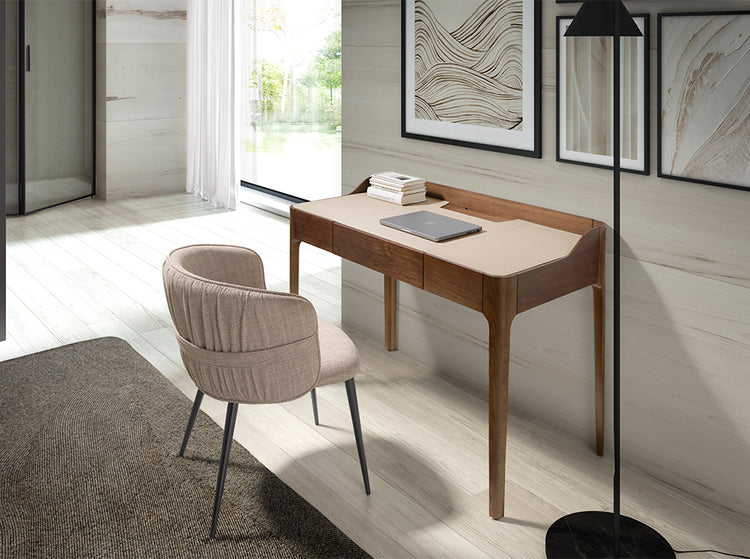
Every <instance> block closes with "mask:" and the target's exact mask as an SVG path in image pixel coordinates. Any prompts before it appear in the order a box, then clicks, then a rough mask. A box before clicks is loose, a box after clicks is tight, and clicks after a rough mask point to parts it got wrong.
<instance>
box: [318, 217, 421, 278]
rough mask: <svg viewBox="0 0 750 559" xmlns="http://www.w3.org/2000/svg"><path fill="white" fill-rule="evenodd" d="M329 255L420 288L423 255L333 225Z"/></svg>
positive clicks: (338, 225)
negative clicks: (330, 252) (331, 245)
mask: <svg viewBox="0 0 750 559" xmlns="http://www.w3.org/2000/svg"><path fill="white" fill-rule="evenodd" d="M332 252H333V253H334V254H337V255H338V256H341V257H342V258H346V259H347V260H350V261H352V262H356V263H357V264H361V265H362V266H366V267H368V268H370V269H372V270H375V271H378V272H381V273H383V274H385V275H387V276H390V277H392V278H395V279H397V280H400V281H404V282H406V283H408V284H411V285H414V286H416V287H422V258H423V255H422V253H421V252H419V251H416V250H411V249H409V248H406V247H404V246H401V245H396V244H393V243H389V242H388V241H385V240H383V239H379V238H377V237H373V236H372V235H368V234H367V233H363V232H362V231H357V230H356V229H351V228H350V227H346V226H345V225H340V224H338V223H334V224H333V250H332Z"/></svg>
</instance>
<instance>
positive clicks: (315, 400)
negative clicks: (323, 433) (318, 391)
mask: <svg viewBox="0 0 750 559" xmlns="http://www.w3.org/2000/svg"><path fill="white" fill-rule="evenodd" d="M310 396H312V404H313V419H314V420H315V425H320V424H319V423H318V398H317V396H316V395H315V389H314V388H313V389H312V390H311V391H310Z"/></svg>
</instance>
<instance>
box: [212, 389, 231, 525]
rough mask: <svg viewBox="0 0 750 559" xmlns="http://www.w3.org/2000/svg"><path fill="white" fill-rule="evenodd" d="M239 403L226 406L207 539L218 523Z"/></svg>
mask: <svg viewBox="0 0 750 559" xmlns="http://www.w3.org/2000/svg"><path fill="white" fill-rule="evenodd" d="M238 407H239V404H234V403H231V402H230V404H229V405H228V406H227V419H226V422H225V423H224V440H223V442H222V443H221V459H220V460H219V477H218V478H217V479H216V496H215V497H214V514H213V516H212V518H211V531H210V532H209V533H208V539H210V540H212V539H214V536H215V535H216V525H217V524H218V523H219V509H220V508H221V496H222V495H223V494H224V479H225V478H226V476H227V466H228V465H229V451H230V450H231V448H232V437H233V436H234V424H235V422H236V421H237V408H238Z"/></svg>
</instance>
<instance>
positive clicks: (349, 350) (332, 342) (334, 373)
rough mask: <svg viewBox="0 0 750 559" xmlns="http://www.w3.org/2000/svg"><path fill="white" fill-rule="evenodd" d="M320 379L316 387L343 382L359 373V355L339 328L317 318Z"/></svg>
mask: <svg viewBox="0 0 750 559" xmlns="http://www.w3.org/2000/svg"><path fill="white" fill-rule="evenodd" d="M318 339H319V341H320V379H319V380H318V382H317V386H324V385H326V384H333V383H336V382H344V381H347V380H349V379H350V378H353V377H354V376H355V375H356V374H357V373H358V372H359V353H358V352H357V348H356V347H354V344H353V343H352V341H351V340H350V339H349V336H347V335H346V334H345V333H344V332H343V331H342V330H341V329H340V328H338V327H336V326H334V325H333V324H331V323H330V322H328V321H327V320H323V319H322V318H320V317H318Z"/></svg>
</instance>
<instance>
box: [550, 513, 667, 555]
mask: <svg viewBox="0 0 750 559" xmlns="http://www.w3.org/2000/svg"><path fill="white" fill-rule="evenodd" d="M613 531H614V515H613V514H612V513H611V512H576V513H574V514H569V515H567V516H563V517H562V518H560V519H559V520H557V521H556V522H555V523H554V524H553V525H552V526H550V527H549V530H547V540H546V547H547V557H548V559H571V558H574V557H581V558H586V559H589V558H606V557H614V551H613V550H614V537H613V534H612V532H613ZM619 556H620V557H621V558H624V559H625V558H627V559H631V558H632V559H662V558H674V557H675V553H674V550H673V549H672V546H671V545H669V542H667V540H665V539H664V538H663V537H662V536H661V534H659V532H657V531H656V530H654V529H653V528H651V527H649V526H646V525H645V524H643V523H642V522H638V521H637V520H634V519H632V518H629V517H627V516H620V555H619Z"/></svg>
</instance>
